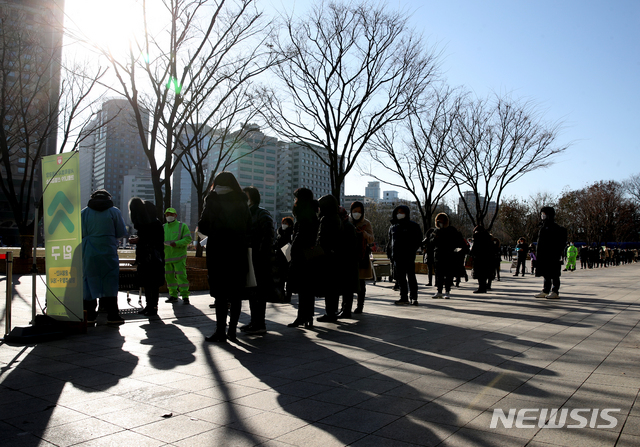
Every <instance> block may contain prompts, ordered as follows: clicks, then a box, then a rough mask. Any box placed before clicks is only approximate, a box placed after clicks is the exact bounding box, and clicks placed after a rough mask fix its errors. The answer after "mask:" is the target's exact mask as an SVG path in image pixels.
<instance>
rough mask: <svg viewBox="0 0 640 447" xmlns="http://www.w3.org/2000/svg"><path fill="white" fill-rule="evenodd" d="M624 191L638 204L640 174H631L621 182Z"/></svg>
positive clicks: (639, 199)
mask: <svg viewBox="0 0 640 447" xmlns="http://www.w3.org/2000/svg"><path fill="white" fill-rule="evenodd" d="M622 187H623V189H624V192H625V193H627V194H628V195H629V196H630V197H631V199H632V200H633V201H634V202H635V203H636V204H637V205H640V174H633V175H632V176H631V177H629V178H628V179H627V180H625V181H623V182H622Z"/></svg>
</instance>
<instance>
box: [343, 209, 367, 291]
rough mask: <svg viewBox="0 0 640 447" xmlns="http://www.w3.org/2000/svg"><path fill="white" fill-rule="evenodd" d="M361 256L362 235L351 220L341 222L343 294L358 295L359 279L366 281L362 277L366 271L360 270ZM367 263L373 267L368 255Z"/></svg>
mask: <svg viewBox="0 0 640 447" xmlns="http://www.w3.org/2000/svg"><path fill="white" fill-rule="evenodd" d="M367 253H368V251H367ZM361 254H362V234H360V233H358V232H357V229H356V227H355V226H354V225H353V224H352V223H351V221H350V219H347V220H343V221H341V223H340V243H339V246H338V269H339V270H338V275H339V276H338V278H339V281H340V284H339V288H340V293H341V294H351V293H356V292H357V291H358V287H359V281H358V279H366V278H362V276H361V272H362V271H363V270H364V271H365V274H366V269H360V268H359V267H360V265H361V264H360V262H361V260H360V256H361ZM367 263H368V264H369V265H371V262H370V261H369V256H368V254H367ZM372 276H373V273H372Z"/></svg>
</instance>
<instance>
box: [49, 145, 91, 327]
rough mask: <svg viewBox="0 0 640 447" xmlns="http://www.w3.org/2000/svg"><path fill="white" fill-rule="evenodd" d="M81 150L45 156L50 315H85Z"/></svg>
mask: <svg viewBox="0 0 640 447" xmlns="http://www.w3.org/2000/svg"><path fill="white" fill-rule="evenodd" d="M78 160H79V157H78V153H77V152H69V153H64V154H59V155H49V156H47V157H43V158H42V178H43V188H44V194H43V197H42V199H43V205H44V206H43V209H44V213H43V214H44V240H45V253H46V254H45V260H46V266H47V286H48V287H47V315H49V316H52V317H54V318H56V319H58V320H63V321H79V320H82V318H83V311H82V309H83V306H82V228H81V217H80V211H81V207H80V205H81V204H80V170H79V161H78Z"/></svg>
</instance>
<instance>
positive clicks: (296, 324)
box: [287, 318, 306, 327]
mask: <svg viewBox="0 0 640 447" xmlns="http://www.w3.org/2000/svg"><path fill="white" fill-rule="evenodd" d="M303 324H304V325H305V326H306V322H305V321H304V320H302V318H296V319H295V320H294V321H293V323H289V324H287V327H299V326H302V325H303Z"/></svg>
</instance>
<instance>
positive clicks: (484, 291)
mask: <svg viewBox="0 0 640 447" xmlns="http://www.w3.org/2000/svg"><path fill="white" fill-rule="evenodd" d="M471 293H487V291H486V290H482V289H477V290H474V291H473V292H471Z"/></svg>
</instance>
